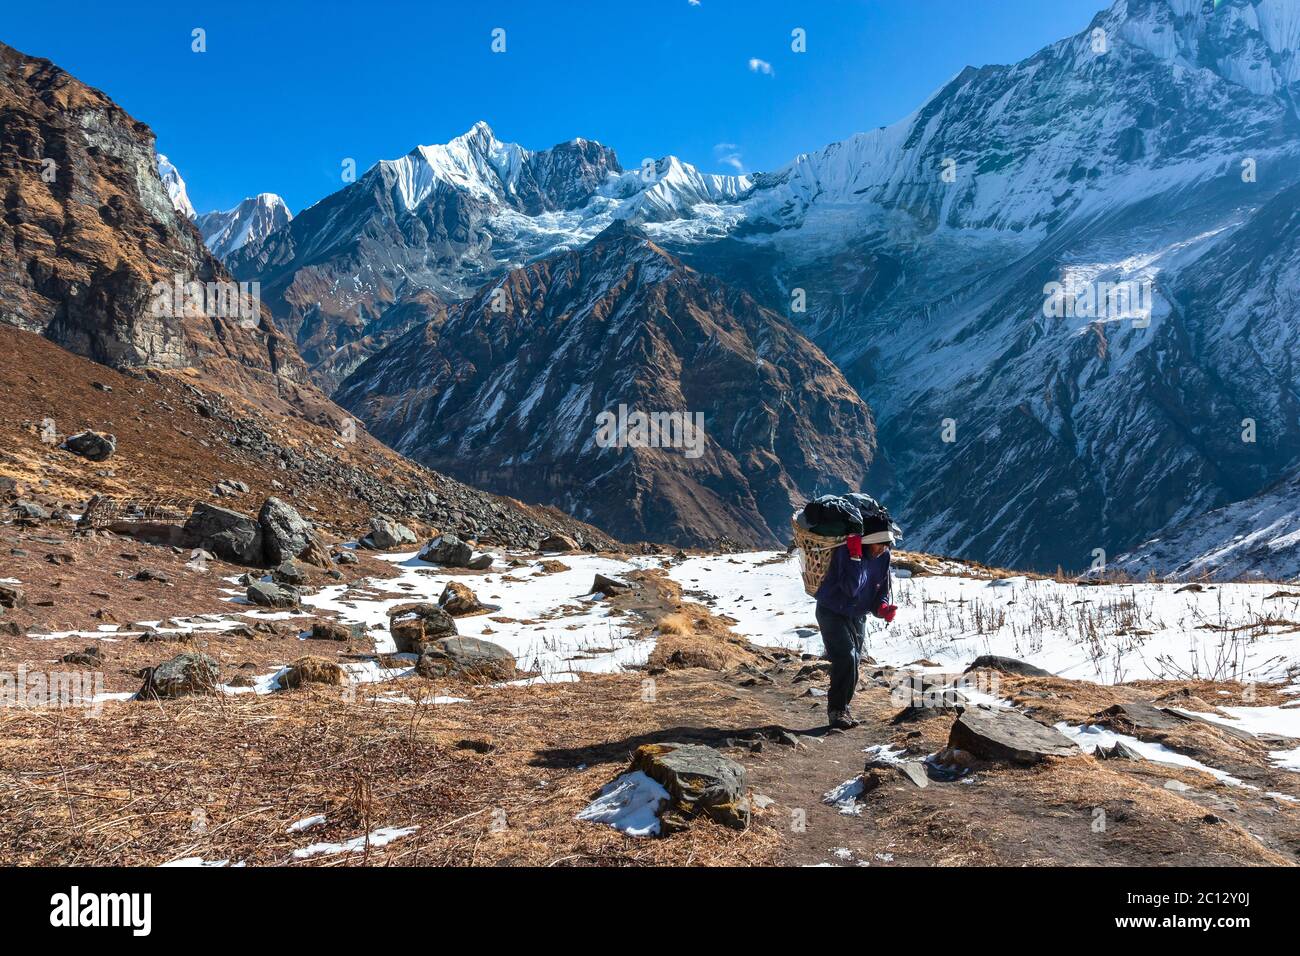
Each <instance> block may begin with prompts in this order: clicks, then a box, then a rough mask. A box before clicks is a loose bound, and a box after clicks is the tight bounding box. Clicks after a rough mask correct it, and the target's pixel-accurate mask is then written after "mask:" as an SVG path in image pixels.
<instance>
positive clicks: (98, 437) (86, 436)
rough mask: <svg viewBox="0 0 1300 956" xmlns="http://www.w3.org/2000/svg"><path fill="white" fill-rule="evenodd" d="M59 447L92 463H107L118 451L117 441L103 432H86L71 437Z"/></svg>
mask: <svg viewBox="0 0 1300 956" xmlns="http://www.w3.org/2000/svg"><path fill="white" fill-rule="evenodd" d="M59 447H60V448H63V449H64V450H65V451H70V452H72V453H73V454H74V455H80V456H81V457H82V458H88V459H90V460H91V461H105V460H107V459H108V458H110V457H111V456H112V454H113V452H115V451H117V439H116V438H115V437H114V436H112V435H106V434H104V433H103V432H92V431H84V432H77V434H75V435H69V436H68V437H67V438H65V439H64V440H63V444H62V445H60V446H59Z"/></svg>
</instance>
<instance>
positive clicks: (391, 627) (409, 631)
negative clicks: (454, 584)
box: [388, 602, 457, 654]
mask: <svg viewBox="0 0 1300 956" xmlns="http://www.w3.org/2000/svg"><path fill="white" fill-rule="evenodd" d="M388 615H389V617H388V631H389V633H390V634H392V635H393V643H394V644H396V645H397V651H398V653H399V654H421V653H423V652H424V649H425V647H427V646H428V645H430V644H432V643H433V642H434V641H438V640H441V639H443V638H445V637H455V636H456V634H457V631H456V621H455V619H454V618H453V617H452V616H451V615H450V614H448V613H447V612H446V611H444V610H443V609H442V608H440V607H438V605H436V604H428V603H423V602H422V603H418V604H399V605H398V606H397V607H395V608H393V609H392V610H391V611H389V612H388Z"/></svg>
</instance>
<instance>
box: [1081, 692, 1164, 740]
mask: <svg viewBox="0 0 1300 956" xmlns="http://www.w3.org/2000/svg"><path fill="white" fill-rule="evenodd" d="M1089 723H1093V724H1100V725H1101V726H1102V727H1109V728H1111V729H1112V730H1118V731H1119V732H1120V733H1124V734H1132V733H1134V732H1135V731H1142V730H1160V731H1164V730H1177V729H1179V728H1180V727H1182V726H1183V724H1184V722H1183V721H1182V720H1180V719H1179V718H1178V716H1177V715H1175V714H1171V713H1169V712H1168V711H1164V710H1161V709H1160V708H1159V707H1156V706H1154V705H1152V704H1148V703H1147V702H1146V701H1141V700H1131V701H1128V702H1126V703H1123V704H1114V705H1113V706H1110V707H1107V708H1106V709H1105V710H1103V711H1101V712H1100V713H1097V714H1094V715H1093V716H1092V718H1091V720H1090V721H1089Z"/></svg>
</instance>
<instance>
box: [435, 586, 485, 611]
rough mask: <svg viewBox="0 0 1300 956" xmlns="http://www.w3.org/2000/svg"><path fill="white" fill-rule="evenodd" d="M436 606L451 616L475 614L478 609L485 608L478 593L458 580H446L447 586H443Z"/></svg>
mask: <svg viewBox="0 0 1300 956" xmlns="http://www.w3.org/2000/svg"><path fill="white" fill-rule="evenodd" d="M438 607H440V608H442V609H443V610H444V611H446V612H447V613H448V614H450V615H451V616H452V617H462V616H464V615H466V614H477V613H478V612H479V611H483V610H486V608H485V607H484V605H483V604H482V602H480V601H479V599H478V595H477V594H475V593H474V592H473V590H471V589H470V588H469V587H467V586H466V585H464V584H461V583H460V582H459V581H448V582H447V586H446V587H445V588H443V590H442V594H441V596H439V598H438Z"/></svg>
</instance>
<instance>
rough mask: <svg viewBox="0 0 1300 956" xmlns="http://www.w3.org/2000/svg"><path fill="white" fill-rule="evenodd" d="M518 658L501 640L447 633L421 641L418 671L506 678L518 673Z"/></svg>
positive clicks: (428, 674) (483, 678) (477, 678)
mask: <svg viewBox="0 0 1300 956" xmlns="http://www.w3.org/2000/svg"><path fill="white" fill-rule="evenodd" d="M515 670H516V668H515V658H514V655H512V654H511V653H510V652H509V651H507V650H506V649H505V648H504V647H502V646H501V645H500V644H493V643H492V642H491V641H485V640H483V639H482V638H478V637H444V638H440V639H438V640H436V641H433V642H431V643H428V644H424V645H422V648H421V651H420V659H419V660H418V661H416V664H415V672H416V673H417V674H419V675H420V676H421V677H429V678H438V677H460V678H464V679H466V680H475V681H503V680H510V679H512V678H513V677H514V676H515Z"/></svg>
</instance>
